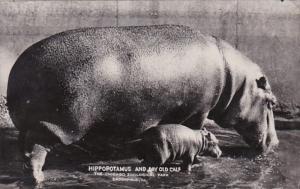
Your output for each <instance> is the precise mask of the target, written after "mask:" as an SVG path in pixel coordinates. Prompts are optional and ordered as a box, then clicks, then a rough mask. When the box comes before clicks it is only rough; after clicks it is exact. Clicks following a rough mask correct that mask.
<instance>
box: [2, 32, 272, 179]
mask: <svg viewBox="0 0 300 189" xmlns="http://www.w3.org/2000/svg"><path fill="white" fill-rule="evenodd" d="M7 100H8V109H9V113H10V116H11V118H12V120H13V122H14V124H15V126H16V127H17V128H18V129H19V131H20V136H19V141H20V146H21V148H22V150H23V151H24V153H25V154H26V157H27V159H28V162H29V163H28V166H29V167H30V166H31V168H33V173H34V177H35V179H36V181H37V182H41V181H42V180H43V174H42V170H41V167H42V166H43V162H44V159H45V157H46V154H47V151H49V150H51V147H53V146H54V145H55V144H56V143H63V144H65V145H69V144H71V143H74V142H76V141H78V140H80V139H81V138H82V137H83V136H85V135H86V134H87V133H88V132H89V131H90V130H91V129H92V128H98V133H99V135H101V134H103V133H105V136H111V137H113V136H117V137H116V140H117V139H120V141H122V140H126V139H128V138H131V137H134V136H136V135H137V134H139V133H140V132H142V131H143V130H144V129H146V128H147V127H149V126H154V125H157V124H166V123H177V124H184V125H186V126H188V127H190V128H193V129H199V128H201V127H202V126H203V123H204V121H205V119H206V118H209V119H213V120H215V121H216V122H217V123H218V124H219V125H220V126H222V127H234V128H235V129H236V130H237V132H238V133H240V134H241V135H242V136H243V138H244V139H245V141H246V142H247V143H248V144H249V145H250V146H252V147H253V148H255V149H259V150H260V151H262V152H266V151H269V150H271V149H273V147H274V146H276V145H277V144H278V139H277V135H276V132H275V127H274V118H273V112H272V109H271V108H272V105H273V103H274V102H275V97H274V96H273V94H272V92H271V89H270V86H269V83H268V81H267V79H266V77H265V76H264V75H263V73H262V71H261V70H260V68H259V67H258V66H257V65H256V64H254V63H252V62H251V61H250V60H249V59H248V58H246V57H245V56H243V55H242V54H241V53H239V52H238V51H237V50H235V49H234V48H233V47H231V46H230V45H229V44H228V43H226V42H224V41H222V40H219V39H216V38H214V37H209V36H204V35H202V34H201V33H199V32H197V31H194V30H192V29H190V28H188V27H185V26H145V27H118V28H114V27H112V28H85V29H78V30H71V31H66V32H63V33H59V34H56V35H53V36H50V37H48V38H46V39H44V40H42V41H40V42H37V43H36V44H34V45H32V46H31V47H29V48H28V49H27V50H25V52H24V53H23V54H22V55H21V56H20V57H19V58H18V60H17V61H16V63H15V65H14V66H13V68H12V70H11V72H10V76H9V81H8V90H7ZM41 162H42V163H41Z"/></svg>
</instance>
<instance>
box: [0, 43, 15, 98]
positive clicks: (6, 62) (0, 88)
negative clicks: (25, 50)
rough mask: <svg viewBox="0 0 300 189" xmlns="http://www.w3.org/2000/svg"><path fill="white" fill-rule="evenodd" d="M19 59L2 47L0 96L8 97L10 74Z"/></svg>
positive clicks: (0, 57)
mask: <svg viewBox="0 0 300 189" xmlns="http://www.w3.org/2000/svg"><path fill="white" fill-rule="evenodd" d="M16 59H17V55H15V54H14V53H12V52H11V51H9V50H8V49H6V48H4V47H0V94H1V95H4V96H6V89H7V81H8V76H9V72H10V70H11V68H12V66H13V65H14V63H15V61H16Z"/></svg>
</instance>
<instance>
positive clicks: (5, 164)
mask: <svg viewBox="0 0 300 189" xmlns="http://www.w3.org/2000/svg"><path fill="white" fill-rule="evenodd" d="M214 133H216V135H217V137H218V138H219V139H220V141H221V147H222V150H223V156H222V157H221V158H219V159H216V158H211V157H201V158H200V160H201V163H200V164H198V165H195V167H194V168H193V170H192V173H191V174H190V175H188V174H185V173H170V175H169V176H168V177H157V176H156V177H143V178H142V179H140V180H141V181H140V182H129V181H127V182H126V181H115V182H112V180H111V177H107V176H106V177H105V176H95V175H93V174H91V173H89V172H88V171H87V168H86V167H87V164H88V163H90V162H94V163H95V164H120V165H126V164H128V165H131V166H136V165H139V161H138V160H137V159H132V158H131V159H121V156H120V158H119V159H118V160H117V159H114V160H113V161H109V160H107V158H103V160H102V161H99V158H98V157H100V156H101V154H96V155H91V154H89V153H85V152H83V151H81V150H80V149H77V150H76V148H74V147H70V148H68V149H63V148H62V149H61V150H58V151H56V152H55V153H52V155H51V156H49V157H48V158H47V164H46V165H45V168H46V171H45V176H46V178H48V180H47V181H46V182H44V183H43V185H42V186H40V187H43V188H224V187H226V188H300V187H299V186H300V158H299V157H300V131H299V130H289V131H278V137H279V139H280V145H279V149H278V150H277V151H276V152H275V153H271V154H269V155H267V156H255V154H254V153H253V151H252V150H251V149H250V148H248V147H247V145H246V144H245V143H243V142H242V140H241V138H240V136H239V135H237V134H236V133H235V132H232V131H228V130H222V129H219V128H217V129H215V130H214ZM16 137H17V132H16V131H15V130H14V129H11V128H5V129H1V130H0V160H1V161H0V188H32V187H33V185H32V184H30V183H29V182H27V181H28V180H27V179H28V178H26V177H24V175H23V173H22V170H21V165H22V161H21V158H20V157H21V156H20V154H19V153H18V148H17V142H16ZM114 153H121V152H120V151H116V152H114ZM100 159H101V158H100ZM105 159H106V160H105ZM84 160H88V161H84Z"/></svg>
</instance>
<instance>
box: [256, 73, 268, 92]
mask: <svg viewBox="0 0 300 189" xmlns="http://www.w3.org/2000/svg"><path fill="white" fill-rule="evenodd" d="M256 84H257V87H258V88H261V89H264V90H266V88H267V79H266V78H265V77H264V76H262V77H260V78H259V79H256Z"/></svg>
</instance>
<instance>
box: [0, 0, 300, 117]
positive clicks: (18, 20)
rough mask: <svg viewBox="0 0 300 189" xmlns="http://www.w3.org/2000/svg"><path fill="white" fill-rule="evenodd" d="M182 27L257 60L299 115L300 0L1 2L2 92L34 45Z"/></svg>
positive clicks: (288, 107) (289, 107)
mask: <svg viewBox="0 0 300 189" xmlns="http://www.w3.org/2000/svg"><path fill="white" fill-rule="evenodd" d="M150 24H182V25H188V26H191V27H193V28H196V29H199V30H201V31H202V32H203V33H206V34H211V35H215V36H218V37H221V38H222V39H224V40H226V41H228V42H230V43H231V44H232V45H233V46H235V47H236V48H238V49H239V50H240V51H242V52H243V53H244V54H246V55H247V56H248V57H249V58H251V59H252V60H253V61H255V62H257V63H258V64H259V65H261V67H262V68H263V69H264V70H265V72H266V73H267V75H268V77H269V79H270V80H271V85H272V87H273V90H274V93H275V94H276V95H277V97H278V99H279V100H280V102H281V103H282V104H283V105H286V106H282V107H283V108H286V109H285V110H284V111H290V112H288V113H289V114H293V115H296V114H298V115H300V114H299V109H300V90H299V89H300V1H296V0H294V1H292V0H285V1H282V0H195V1H193V0H190V1H188V0H186V1H167V0H164V1H154V0H153V1H44V2H42V1H1V2H0V81H1V82H0V94H5V91H6V82H7V76H8V72H9V70H10V67H11V66H12V65H13V63H14V61H15V59H16V57H17V56H18V55H20V53H21V52H22V51H23V50H24V49H25V48H26V47H28V46H29V45H31V44H32V43H33V42H36V41H38V40H40V39H42V38H44V37H46V36H49V35H51V34H54V33H56V32H60V31H62V30H66V29H73V28H78V27H87V26H88V27H90V26H123V25H150Z"/></svg>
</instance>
